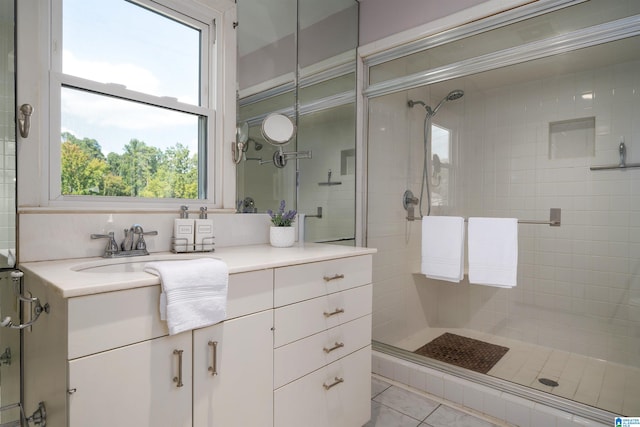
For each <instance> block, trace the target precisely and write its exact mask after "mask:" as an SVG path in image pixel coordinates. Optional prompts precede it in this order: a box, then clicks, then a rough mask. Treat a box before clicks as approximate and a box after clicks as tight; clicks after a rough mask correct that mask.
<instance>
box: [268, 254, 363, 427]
mask: <svg viewBox="0 0 640 427" xmlns="http://www.w3.org/2000/svg"><path fill="white" fill-rule="evenodd" d="M274 286H275V289H274V301H275V310H274V325H275V335H274V389H275V390H274V420H275V421H274V424H275V425H276V426H277V427H297V426H301V425H304V426H308V427H359V426H362V425H363V424H365V423H366V422H367V421H368V420H369V417H370V410H371V407H370V399H371V309H372V285H371V257H370V256H368V255H366V256H359V257H351V258H343V259H337V260H331V261H323V262H317V263H309V264H302V265H297V266H291V267H283V268H277V269H276V270H275V283H274Z"/></svg>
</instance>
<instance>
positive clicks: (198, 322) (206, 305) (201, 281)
mask: <svg viewBox="0 0 640 427" xmlns="http://www.w3.org/2000/svg"><path fill="white" fill-rule="evenodd" d="M144 271H146V272H147V273H151V274H155V275H156V276H159V277H160V282H161V284H162V294H161V295H160V318H161V319H162V320H166V321H167V325H168V327H169V335H174V334H177V333H180V332H184V331H188V330H191V329H195V328H201V327H204V326H209V325H213V324H215V323H218V322H220V321H222V320H224V319H225V318H226V316H227V288H228V284H229V270H228V268H227V265H226V264H225V263H224V262H222V261H220V260H217V259H212V258H200V259H192V260H184V261H183V260H180V261H156V262H149V263H147V264H146V265H145V266H144Z"/></svg>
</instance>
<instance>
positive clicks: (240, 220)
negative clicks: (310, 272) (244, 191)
mask: <svg viewBox="0 0 640 427" xmlns="http://www.w3.org/2000/svg"><path fill="white" fill-rule="evenodd" d="M110 217H111V218H112V222H111V223H109V221H110ZM177 217H178V215H177V214H167V213H114V214H106V213H51V212H47V213H31V212H30V213H21V214H20V215H19V226H18V232H19V236H20V237H19V239H20V242H19V245H20V252H19V254H20V259H19V262H29V261H44V260H55V259H67V258H84V257H95V256H100V255H102V253H103V252H104V248H105V241H104V240H102V239H99V240H92V239H91V238H90V235H91V234H92V233H98V234H102V233H106V232H108V231H109V229H113V231H114V233H115V236H116V241H117V242H118V243H120V242H121V241H122V239H123V236H124V232H123V230H124V229H125V228H127V229H128V228H129V227H130V226H131V225H132V224H140V225H142V226H143V227H144V230H145V231H152V230H156V231H158V235H157V236H146V237H145V241H146V242H147V249H148V250H149V252H166V251H169V250H170V249H171V237H172V234H173V220H174V219H175V218H177ZM209 218H211V219H213V224H214V236H215V247H216V248H221V247H225V246H237V245H252V244H261V243H267V242H268V241H269V217H268V216H267V215H266V214H234V213H219V214H217V213H212V212H209Z"/></svg>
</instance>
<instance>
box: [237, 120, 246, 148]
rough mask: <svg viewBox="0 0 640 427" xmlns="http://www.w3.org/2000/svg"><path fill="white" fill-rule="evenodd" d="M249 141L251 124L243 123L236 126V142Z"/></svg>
mask: <svg viewBox="0 0 640 427" xmlns="http://www.w3.org/2000/svg"><path fill="white" fill-rule="evenodd" d="M248 139H249V123H247V122H241V123H238V124H237V125H236V142H241V143H243V144H244V143H245V142H247V140H248Z"/></svg>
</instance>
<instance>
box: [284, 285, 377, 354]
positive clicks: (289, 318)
mask: <svg viewBox="0 0 640 427" xmlns="http://www.w3.org/2000/svg"><path fill="white" fill-rule="evenodd" d="M371 291H372V285H366V286H360V287H357V288H353V289H349V290H346V291H342V292H337V293H333V294H329V295H325V296H322V297H319V298H314V299H311V300H307V301H303V302H301V303H298V304H291V305H287V306H284V307H280V308H277V309H276V310H275V314H274V316H275V319H274V325H275V338H274V347H276V348H277V347H280V346H282V345H285V344H288V343H290V342H293V341H296V340H299V339H301V338H305V337H307V336H309V335H313V334H316V333H318V332H320V331H324V330H326V329H329V328H333V327H335V326H338V325H340V324H342V323H345V322H349V321H351V320H354V319H357V318H358V317H362V316H365V315H367V314H370V313H371V305H372V295H371Z"/></svg>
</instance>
